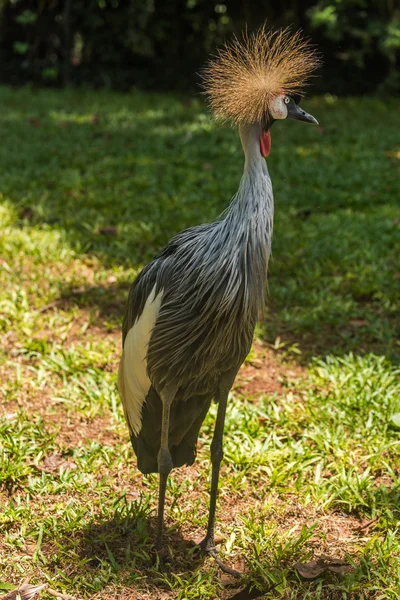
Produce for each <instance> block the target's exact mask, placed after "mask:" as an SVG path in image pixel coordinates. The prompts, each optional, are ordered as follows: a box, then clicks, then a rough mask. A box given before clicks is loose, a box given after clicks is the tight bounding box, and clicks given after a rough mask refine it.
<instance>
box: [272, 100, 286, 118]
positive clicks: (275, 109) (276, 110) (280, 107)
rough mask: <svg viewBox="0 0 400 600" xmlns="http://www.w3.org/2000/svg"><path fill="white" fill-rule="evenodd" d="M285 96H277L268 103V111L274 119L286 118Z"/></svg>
mask: <svg viewBox="0 0 400 600" xmlns="http://www.w3.org/2000/svg"><path fill="white" fill-rule="evenodd" d="M285 97H286V96H277V97H276V98H275V100H273V101H272V102H271V104H270V108H269V111H270V113H271V116H272V117H273V118H274V119H286V117H287V106H286V104H285Z"/></svg>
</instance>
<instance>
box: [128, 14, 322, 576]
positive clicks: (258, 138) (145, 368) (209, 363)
mask: <svg viewBox="0 0 400 600" xmlns="http://www.w3.org/2000/svg"><path fill="white" fill-rule="evenodd" d="M319 64H320V59H319V55H318V52H317V51H316V50H315V48H314V47H313V46H312V45H311V43H310V42H309V40H307V39H306V38H304V37H303V35H302V33H301V32H295V33H292V32H291V31H290V29H288V28H287V29H280V30H272V29H267V28H266V26H263V27H261V28H260V29H259V30H257V31H256V32H254V33H252V34H248V33H247V32H245V33H244V34H243V35H242V37H241V38H237V37H234V38H233V39H232V40H231V41H228V42H226V43H225V45H224V46H223V47H222V48H220V49H219V51H218V53H217V54H216V55H215V56H213V57H211V58H210V60H209V62H208V63H207V65H206V66H205V67H204V69H203V71H202V86H203V92H204V94H205V95H206V97H207V99H208V103H209V106H210V108H211V111H212V112H213V113H214V116H215V118H216V119H219V120H222V121H226V122H230V123H231V124H233V125H234V126H237V127H238V129H239V135H240V139H241V143H242V147H243V151H244V157H245V160H244V170H243V175H242V177H241V180H240V184H239V188H238V191H237V193H236V194H235V196H234V197H233V199H232V200H231V202H230V204H229V205H228V207H227V208H226V210H225V211H224V212H223V213H222V214H221V215H220V216H219V217H218V218H217V219H216V220H215V221H214V222H211V223H207V224H201V225H196V226H193V227H190V228H188V229H186V230H184V231H182V232H181V233H178V234H177V235H175V237H173V238H172V239H171V241H170V242H169V243H168V244H167V245H166V246H165V247H164V248H163V249H162V250H160V252H159V253H158V254H157V255H156V256H155V257H154V258H153V260H151V261H150V262H149V263H148V264H147V265H146V266H145V267H144V268H143V270H142V271H141V272H140V273H139V275H138V276H137V278H136V280H135V281H134V283H133V285H132V286H131V289H130V292H129V296H128V301H127V306H126V311H125V316H124V320H123V327H122V340H123V348H122V356H121V360H120V365H119V371H118V389H119V394H120V397H121V401H122V404H123V409H124V414H125V418H126V421H127V424H128V427H129V432H130V438H131V442H132V446H133V449H134V452H135V454H136V457H137V465H138V468H139V470H140V471H141V472H142V473H143V474H149V473H158V474H159V494H158V519H157V538H156V548H157V550H158V551H161V550H162V548H163V536H164V504H165V496H166V488H167V480H168V477H169V474H170V472H171V470H172V469H173V468H175V467H180V466H183V465H186V466H190V465H192V464H193V462H194V460H195V458H196V446H197V439H198V436H199V430H200V427H201V425H202V423H203V421H204V419H205V417H206V415H207V413H208V410H209V408H210V405H211V403H212V402H213V401H214V402H215V403H217V405H218V408H217V416H216V421H215V428H214V433H213V438H212V442H211V488H210V505H209V516H208V525H207V531H206V535H205V537H204V539H203V540H202V542H201V543H200V544H199V545H200V548H201V549H202V551H203V552H204V553H206V554H209V555H211V556H213V557H214V558H215V559H216V560H217V563H218V564H219V566H220V567H221V568H223V570H226V571H227V572H232V570H231V569H230V567H228V566H227V565H225V564H224V563H222V561H221V560H219V559H218V555H217V552H216V549H215V516H216V505H217V495H218V482H219V471H220V464H221V461H222V459H223V432H224V422H225V415H226V408H227V402H228V395H229V392H230V389H231V387H232V385H233V382H234V380H235V377H236V375H237V372H238V370H239V368H240V366H241V364H242V363H243V361H244V359H245V358H246V356H247V354H248V353H249V351H250V349H251V345H252V340H253V334H254V329H255V325H256V321H257V319H258V318H259V316H260V314H261V311H262V309H263V307H264V305H265V301H266V289H267V274H268V261H269V257H270V252H271V241H272V230H273V215H274V200H273V192H272V184H271V178H270V175H269V172H268V168H267V163H266V160H265V159H266V158H267V156H268V155H269V153H270V150H271V127H272V125H273V123H275V122H276V121H280V120H285V119H297V120H300V121H304V122H306V123H314V124H318V122H317V120H316V119H315V118H314V117H313V116H312V115H310V114H308V113H306V112H305V111H304V110H303V109H302V108H300V106H299V98H300V97H301V94H303V92H304V86H305V85H307V84H308V83H309V78H310V76H312V75H313V73H314V71H315V69H316V68H317V67H318V66H319ZM233 572H234V571H233Z"/></svg>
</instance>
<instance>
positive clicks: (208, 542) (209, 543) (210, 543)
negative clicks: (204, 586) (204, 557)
mask: <svg viewBox="0 0 400 600" xmlns="http://www.w3.org/2000/svg"><path fill="white" fill-rule="evenodd" d="M199 548H200V550H201V552H202V553H203V554H208V555H209V556H212V558H213V559H214V560H215V563H216V564H217V565H218V567H219V568H220V569H221V571H223V572H224V573H227V574H228V575H232V577H240V576H241V575H243V573H240V571H236V569H232V567H230V566H229V565H226V564H225V563H224V562H223V561H222V560H221V559H220V558H219V556H218V550H217V549H216V547H215V543H214V540H212V539H207V538H204V540H202V541H201V542H200V543H199Z"/></svg>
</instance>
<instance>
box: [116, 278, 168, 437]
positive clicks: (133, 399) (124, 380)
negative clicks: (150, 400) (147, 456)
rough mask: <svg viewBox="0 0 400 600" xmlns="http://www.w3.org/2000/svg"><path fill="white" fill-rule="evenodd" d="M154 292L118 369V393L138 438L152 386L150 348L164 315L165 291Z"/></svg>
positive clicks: (128, 338)
mask: <svg viewBox="0 0 400 600" xmlns="http://www.w3.org/2000/svg"><path fill="white" fill-rule="evenodd" d="M155 292H156V288H155V286H154V288H153V289H152V291H151V293H150V295H149V297H148V298H147V300H146V304H145V306H144V309H143V312H142V314H141V315H140V317H139V319H136V321H135V323H134V324H133V326H132V327H131V328H130V330H129V331H128V334H127V336H126V338H125V343H124V350H123V353H122V357H121V362H120V364H119V370H118V391H119V395H120V397H121V400H122V404H123V407H124V412H125V416H126V419H127V421H128V423H129V427H130V429H131V430H132V432H133V433H134V434H135V435H138V434H139V433H140V430H141V428H142V407H143V403H144V401H145V399H146V396H147V394H148V393H149V389H150V386H151V381H150V379H149V377H148V374H147V360H146V357H147V349H148V345H149V341H150V337H151V333H152V331H153V328H154V325H155V324H156V320H157V317H158V313H159V312H160V306H161V300H162V292H159V294H158V295H157V296H156V295H155Z"/></svg>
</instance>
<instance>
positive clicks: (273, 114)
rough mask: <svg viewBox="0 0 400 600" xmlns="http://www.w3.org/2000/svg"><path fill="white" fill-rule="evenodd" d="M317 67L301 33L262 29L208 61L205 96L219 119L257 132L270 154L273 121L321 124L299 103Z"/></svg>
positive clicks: (232, 43)
mask: <svg viewBox="0 0 400 600" xmlns="http://www.w3.org/2000/svg"><path fill="white" fill-rule="evenodd" d="M319 64H320V61H319V58H318V55H317V53H316V51H315V49H314V48H313V47H312V46H311V45H310V43H309V42H308V41H307V40H306V39H304V38H303V37H302V36H301V33H300V32H297V33H294V34H291V33H290V31H289V29H284V30H279V31H268V30H266V28H265V27H262V28H261V29H260V30H259V31H258V32H256V33H255V34H252V35H250V36H249V35H247V34H245V35H244V36H243V39H242V40H238V39H237V38H234V39H233V41H232V42H229V43H227V44H226V45H225V46H224V47H223V48H222V49H221V50H220V51H219V53H218V55H217V56H216V57H214V58H212V59H211V60H210V62H209V63H208V65H207V66H206V68H205V69H204V71H203V86H204V92H205V94H206V95H207V96H208V99H209V103H210V106H211V109H212V110H213V112H214V114H215V116H216V117H217V118H218V119H222V120H224V121H231V122H233V123H235V124H237V125H239V127H240V128H241V129H243V128H246V127H251V130H252V131H253V132H258V135H259V137H260V151H261V153H262V155H263V156H268V154H269V151H270V147H271V133H270V129H271V126H272V124H273V123H274V122H275V121H277V120H282V119H297V120H299V121H305V122H306V123H316V124H318V121H317V120H316V119H315V118H314V117H313V116H311V115H309V114H308V113H306V112H305V111H304V110H303V109H301V108H300V106H299V99H300V94H301V93H302V91H303V89H304V87H305V85H307V82H308V79H309V77H310V76H311V75H312V73H313V71H314V70H315V69H316V68H317V67H318V66H319Z"/></svg>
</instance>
